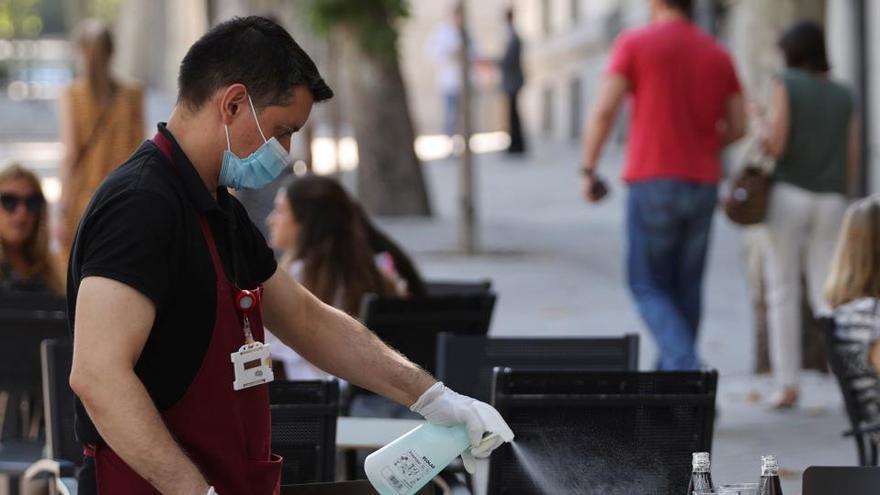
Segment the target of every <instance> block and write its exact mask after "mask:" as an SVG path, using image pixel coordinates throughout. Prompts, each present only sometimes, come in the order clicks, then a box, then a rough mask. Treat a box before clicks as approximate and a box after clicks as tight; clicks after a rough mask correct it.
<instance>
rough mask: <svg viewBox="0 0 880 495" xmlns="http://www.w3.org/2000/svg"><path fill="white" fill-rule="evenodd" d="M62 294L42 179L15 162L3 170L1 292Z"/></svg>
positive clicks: (0, 178)
mask: <svg viewBox="0 0 880 495" xmlns="http://www.w3.org/2000/svg"><path fill="white" fill-rule="evenodd" d="M4 291H13V292H20V291H25V292H46V293H50V294H54V295H59V296H60V295H63V292H64V290H63V283H62V277H61V271H60V270H59V269H58V267H57V266H56V263H55V260H54V258H53V257H52V256H51V255H50V253H49V225H48V213H47V211H46V199H45V197H44V196H43V191H42V189H41V187H40V180H39V179H38V178H37V176H36V175H35V174H34V173H33V172H31V171H30V170H28V169H26V168H24V167H22V166H21V165H17V164H13V165H9V166H6V167H5V168H3V169H2V170H0V292H4Z"/></svg>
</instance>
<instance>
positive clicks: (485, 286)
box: [425, 279, 492, 296]
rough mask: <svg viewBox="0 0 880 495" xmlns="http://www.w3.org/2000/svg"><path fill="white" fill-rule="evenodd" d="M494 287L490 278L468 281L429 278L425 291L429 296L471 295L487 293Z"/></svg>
mask: <svg viewBox="0 0 880 495" xmlns="http://www.w3.org/2000/svg"><path fill="white" fill-rule="evenodd" d="M491 289H492V281H491V280H489V279H484V280H477V281H472V282H467V281H463V280H428V281H426V282H425V292H426V293H427V295H428V296H469V295H475V294H477V295H479V294H486V293H488V292H489V291H490V290H491Z"/></svg>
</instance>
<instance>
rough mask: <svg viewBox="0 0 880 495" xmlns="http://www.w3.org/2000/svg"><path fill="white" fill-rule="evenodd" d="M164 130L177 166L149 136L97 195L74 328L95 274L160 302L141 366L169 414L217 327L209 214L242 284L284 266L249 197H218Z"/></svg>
mask: <svg viewBox="0 0 880 495" xmlns="http://www.w3.org/2000/svg"><path fill="white" fill-rule="evenodd" d="M159 131H160V132H162V133H163V134H164V135H165V137H167V138H168V140H169V141H170V142H171V144H172V149H173V156H174V161H173V163H172V162H170V161H169V160H168V159H167V158H166V157H165V155H163V154H162V152H161V151H160V150H159V148H158V147H157V146H156V145H155V144H154V143H153V141H146V142H145V143H144V144H143V145H141V147H140V148H139V149H138V150H137V151H136V152H135V153H134V155H132V156H131V158H129V159H128V161H126V162H125V163H124V164H122V166H120V167H119V168H118V169H116V170H115V171H114V172H113V173H111V174H110V176H109V177H107V179H106V180H105V181H104V182H103V183H102V184H101V186H100V187H99V188H98V190H97V192H95V195H94V196H93V197H92V201H91V203H90V204H89V206H88V208H87V209H86V211H85V213H84V214H83V218H82V221H81V222H80V225H79V229H78V230H77V234H76V238H75V240H74V243H73V250H72V251H71V257H70V268H69V272H68V278H67V303H68V313H69V315H70V316H69V317H70V322H71V328H73V321H74V317H75V310H76V297H77V291H78V289H79V284H80V282H81V281H82V279H83V278H86V277H90V276H100V277H106V278H110V279H113V280H117V281H119V282H122V283H124V284H126V285H128V286H130V287H132V288H134V289H136V290H138V291H139V292H141V293H143V294H144V295H146V296H147V297H149V298H150V299H151V300H152V301H153V303H155V305H156V320H155V322H154V323H153V328H152V330H151V331H150V336H149V338H148V339H147V342H146V345H145V346H144V349H143V352H142V354H141V357H140V359H139V360H138V363H137V366H136V368H135V371H136V373H137V375H138V377H139V378H140V379H141V380H142V381H143V383H144V385H145V386H146V389H147V392H149V394H150V397H151V398H152V399H153V402H154V403H155V404H156V407H157V408H158V409H159V411H163V410H165V409H167V408H169V407H170V406H172V405H173V404H175V403H176V402H177V401H178V400H180V399H181V398H182V397H183V394H184V392H186V390H187V387H189V385H190V383H191V382H192V380H193V379H194V378H195V375H196V373H197V372H198V370H199V367H200V366H201V363H202V360H203V358H204V356H205V353H206V352H207V349H208V344H209V342H210V339H211V333H212V330H213V328H214V319H215V310H216V304H217V300H216V299H217V298H216V277H215V274H214V267H213V265H212V262H211V255H210V253H209V251H208V247H207V244H206V243H205V239H204V235H203V234H202V230H201V226H200V223H199V216H200V215H202V214H204V215H206V216H207V218H208V221H209V224H210V226H211V231H212V232H213V234H214V238H215V240H216V243H217V249H218V252H219V254H220V258H221V260H222V262H223V266H224V269H225V271H226V274H227V276H228V277H229V279H230V280H232V281H233V282H234V283H235V284H236V285H237V286H238V287H240V288H245V289H251V288H254V287H256V286H257V285H259V284H261V283H263V282H264V281H266V280H267V279H268V278H269V277H270V276H271V275H272V274H273V273H274V272H275V268H276V264H275V258H274V256H273V253H272V250H271V249H269V247H268V246H267V245H266V241H265V239H264V238H263V236H262V234H260V232H259V230H257V227H256V226H255V225H254V224H253V223H252V222H251V220H250V218H249V217H248V214H247V212H246V211H245V209H244V207H243V206H242V205H241V203H239V202H238V200H237V199H235V198H234V197H233V196H232V195H230V194H229V193H228V192H227V190H226V189H225V188H222V187H221V188H219V189H217V199H216V200H215V199H214V198H213V197H212V195H211V194H210V192H209V191H208V189H207V188H206V187H205V184H204V182H202V180H201V178H200V177H199V175H198V173H197V172H196V170H195V168H193V166H192V163H191V162H190V161H189V159H188V158H187V157H186V155H185V154H184V153H183V150H181V149H180V146H179V145H178V144H177V141H175V139H174V137H173V136H172V135H171V133H170V132H169V131H168V130H167V129H166V128H165V125H164V124H159ZM219 159H220V157H218V160H219ZM107 330H108V331H120V332H124V331H126V329H125V328H118V329H107ZM74 334H75V331H74ZM74 338H76V336H75V335H74ZM229 386H230V387H231V386H232V384H231V383H230V384H229ZM76 409H77V411H76V412H77V424H76V430H77V435H78V438H79V439H80V441H81V442H84V443H97V442H98V441H99V440H100V438H99V435H98V432H97V431H96V430H95V427H94V425H93V424H92V422H91V421H90V420H89V418H88V416H87V415H86V413H85V410H84V409H83V406H82V404H81V403H79V401H77V406H76Z"/></svg>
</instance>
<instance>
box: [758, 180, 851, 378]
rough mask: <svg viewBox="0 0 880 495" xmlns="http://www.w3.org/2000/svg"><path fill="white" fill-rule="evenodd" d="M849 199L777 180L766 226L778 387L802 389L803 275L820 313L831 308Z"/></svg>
mask: <svg viewBox="0 0 880 495" xmlns="http://www.w3.org/2000/svg"><path fill="white" fill-rule="evenodd" d="M846 206H847V200H846V197H845V196H843V195H842V194H836V193H814V192H810V191H807V190H805V189H801V188H799V187H796V186H792V185H790V184H786V183H782V182H777V183H776V184H775V185H774V186H773V190H772V192H771V193H770V204H769V209H768V212H767V219H766V222H765V227H766V231H765V232H766V235H765V237H764V243H763V244H764V250H763V251H764V279H765V281H766V289H767V312H768V314H767V317H768V318H767V323H768V331H769V335H768V337H769V338H768V343H769V345H770V363H771V365H772V367H773V378H774V380H775V382H776V385H777V386H778V387H789V386H797V385H798V382H799V375H800V369H801V360H802V357H801V332H802V330H801V329H802V326H803V325H802V322H801V273H805V274H806V279H807V291H808V296H809V301H810V306H811V307H812V309H813V312H814V313H816V314H817V315H823V314H828V313H829V312H830V308H829V306H828V303H827V302H826V301H825V296H824V294H823V290H824V287H825V279H826V278H827V276H828V270H829V267H830V263H831V257H832V255H833V254H834V248H835V246H836V245H837V236H838V232H839V230H840V224H841V223H842V220H843V216H844V214H845V212H846Z"/></svg>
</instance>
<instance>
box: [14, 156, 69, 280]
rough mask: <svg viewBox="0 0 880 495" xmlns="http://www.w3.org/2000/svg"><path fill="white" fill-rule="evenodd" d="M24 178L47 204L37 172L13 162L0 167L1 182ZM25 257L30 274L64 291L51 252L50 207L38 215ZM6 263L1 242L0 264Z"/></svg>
mask: <svg viewBox="0 0 880 495" xmlns="http://www.w3.org/2000/svg"><path fill="white" fill-rule="evenodd" d="M15 179H18V180H24V181H25V182H27V183H28V184H30V185H31V186H32V187H33V188H34V190H35V191H37V194H38V195H39V196H40V198H42V199H43V203H44V204H45V202H46V198H45V196H43V188H42V187H41V185H40V179H39V178H37V176H36V174H34V173H33V172H31V171H30V170H28V169H26V168H24V167H23V166H21V165H19V164H17V163H13V164H11V165H8V166H6V167H4V168H3V169H0V184H3V183H5V182H8V181H11V180H15ZM24 253H25V259H27V261H28V263H30V264H31V272H30V274H29V275H30V276H32V277H33V278H35V279H37V280H42V281H43V282H45V284H46V286H47V287H49V290H51V291H52V292H54V293H55V294H59V295H61V294H63V293H64V284H63V282H62V277H61V274H60V273H59V270H58V266H57V263H55V260H54V259H53V257H52V255H51V253H50V252H49V213H48V208H46V207H43V209H42V210H41V211H40V213H39V215H38V216H37V220H36V223H35V224H34V231H33V232H32V233H31V235H30V237H28V239H27V240H26V241H25V245H24ZM4 263H6V254H5V253H4V250H3V243H2V242H0V265H2V264H4Z"/></svg>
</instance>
